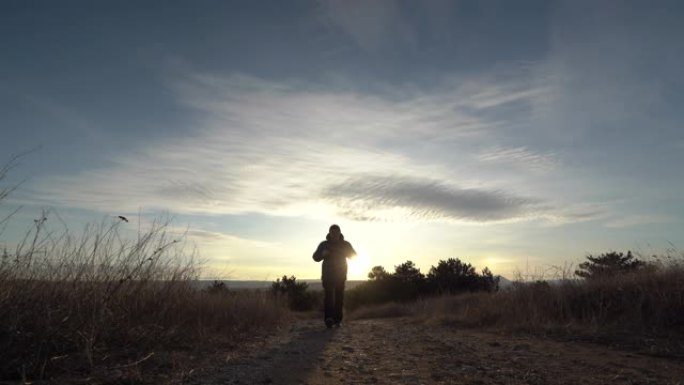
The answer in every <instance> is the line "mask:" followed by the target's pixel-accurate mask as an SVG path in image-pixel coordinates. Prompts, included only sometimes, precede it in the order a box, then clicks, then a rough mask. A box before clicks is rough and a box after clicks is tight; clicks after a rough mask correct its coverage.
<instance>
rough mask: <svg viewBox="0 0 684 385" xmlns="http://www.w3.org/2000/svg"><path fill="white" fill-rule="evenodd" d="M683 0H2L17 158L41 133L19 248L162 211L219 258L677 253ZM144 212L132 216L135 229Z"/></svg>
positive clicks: (541, 258)
mask: <svg viewBox="0 0 684 385" xmlns="http://www.w3.org/2000/svg"><path fill="white" fill-rule="evenodd" d="M682 16H684V9H683V7H682V6H681V5H679V3H678V2H675V1H671V2H666V1H640V2H636V1H620V2H618V1H606V2H589V1H587V2H582V1H516V2H511V1H483V2H478V1H425V2H409V1H376V2H361V1H318V2H314V1H294V2H284V1H282V2H280V1H279V2H271V3H261V2H259V3H258V2H252V1H245V2H219V1H206V2H180V1H164V2H161V1H159V2H152V1H150V2H132V1H131V2H104V1H102V2H92V1H83V2H76V1H65V2H50V1H7V2H3V3H2V5H0V32H1V33H0V52H2V53H3V54H2V59H0V115H1V116H2V117H3V118H2V121H1V126H0V127H1V129H2V134H3V135H2V138H3V139H2V141H0V153H2V154H6V155H5V158H7V159H9V157H10V154H15V153H19V152H21V151H24V150H29V149H34V148H38V149H37V150H36V151H34V152H31V153H30V154H29V155H27V156H25V157H23V158H22V159H21V164H20V165H19V167H17V168H15V169H13V170H12V172H11V173H10V175H9V177H8V179H7V180H6V181H5V183H9V184H11V183H13V182H16V181H19V180H25V182H24V183H23V184H22V185H21V187H20V188H19V189H18V190H17V191H16V192H15V193H14V194H13V195H12V197H11V198H10V199H8V200H7V201H5V202H3V204H2V205H1V206H0V210H3V211H5V212H7V211H10V210H13V209H14V208H15V207H17V206H19V205H21V206H22V207H23V208H22V210H21V212H20V213H19V214H18V215H16V216H15V217H14V218H13V219H12V221H11V222H10V225H9V227H8V228H7V229H6V230H5V232H4V233H3V235H2V242H3V243H5V244H7V245H11V244H12V242H14V240H15V239H16V237H17V236H18V234H21V233H22V232H23V231H24V230H25V229H26V228H27V226H28V225H29V224H30V223H31V221H30V219H31V218H33V217H34V216H36V215H38V214H39V212H40V210H41V209H43V208H50V209H52V210H54V211H55V212H57V213H59V215H60V217H62V218H64V219H65V221H66V222H67V223H69V224H70V227H75V228H79V226H82V224H83V223H85V222H89V221H91V222H92V221H95V222H98V221H100V220H102V218H107V216H112V215H119V214H121V215H127V216H130V217H132V218H136V219H135V221H137V220H138V219H137V216H138V213H142V214H143V216H142V218H141V219H140V220H141V221H142V222H143V223H146V222H147V221H149V218H150V217H153V216H155V215H157V214H158V213H164V212H168V213H171V214H172V215H173V216H174V217H175V221H174V223H175V225H176V226H178V228H185V227H186V226H189V228H190V232H189V234H188V237H189V239H190V240H191V241H192V242H194V243H196V244H197V246H198V248H199V250H200V253H201V254H202V256H203V258H204V259H205V260H206V272H207V273H206V274H207V276H210V275H211V276H224V277H229V278H236V279H237V278H239V279H272V278H274V277H276V276H279V275H282V274H295V275H297V276H298V277H302V278H314V277H317V276H318V274H319V273H318V271H319V266H318V265H316V264H314V263H313V262H312V261H311V259H310V255H311V253H312V252H313V249H314V248H315V246H316V245H317V243H318V242H319V241H320V240H322V239H323V237H324V236H325V233H326V230H327V227H328V225H329V224H331V223H339V224H340V225H341V226H342V230H343V232H344V233H345V235H346V237H347V238H348V239H349V240H350V241H352V243H353V244H354V245H355V247H357V248H358V249H360V250H361V251H362V257H361V258H359V259H358V261H357V262H355V264H354V265H353V267H352V272H353V273H352V277H353V278H362V277H363V276H365V274H366V273H367V271H368V270H369V269H370V267H371V266H373V265H377V264H380V265H384V266H385V267H387V268H391V267H392V266H394V265H396V264H399V263H401V262H403V261H405V260H407V259H412V260H414V261H415V262H416V263H417V264H418V266H419V267H421V268H422V270H423V271H427V270H428V269H429V267H430V265H432V264H435V263H436V261H437V260H438V259H444V258H449V257H458V258H461V259H464V260H467V261H469V262H471V263H473V264H475V265H476V266H477V267H479V268H482V267H484V266H486V265H487V266H489V267H490V268H491V269H492V270H494V272H495V273H501V274H503V275H506V276H509V277H510V276H512V275H513V274H514V272H515V271H516V270H523V271H524V270H526V269H527V270H529V269H530V266H531V268H532V269H544V268H546V267H548V266H558V265H562V264H563V263H565V262H577V261H579V260H580V259H581V258H582V257H583V256H584V255H585V254H587V253H600V252H604V251H609V250H626V249H633V250H640V251H641V252H644V253H646V254H650V253H659V252H662V251H663V250H665V249H666V248H668V247H670V245H669V244H670V242H671V243H673V244H674V245H676V246H678V247H681V245H682V244H683V243H684V238H683V235H682V224H683V223H682V217H683V214H684V204H683V203H682V199H681V196H682V192H684V182H683V181H684V178H683V177H684V172H683V171H682V166H681V164H684V130H683V129H682V127H681V121H682V113H683V112H682V108H681V106H682V105H683V102H684V91H683V90H684V88H683V87H682V86H683V85H684V84H683V83H684V75H683V73H682V71H681V69H680V67H681V63H682V62H683V61H684V40H682V39H681V36H684V26H683V25H682V24H681V23H680V22H679V21H680V20H681V18H682ZM131 226H133V225H131Z"/></svg>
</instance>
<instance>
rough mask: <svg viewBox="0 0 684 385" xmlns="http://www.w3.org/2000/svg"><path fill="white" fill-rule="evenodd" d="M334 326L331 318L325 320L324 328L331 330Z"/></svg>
mask: <svg viewBox="0 0 684 385" xmlns="http://www.w3.org/2000/svg"><path fill="white" fill-rule="evenodd" d="M334 324H335V320H334V319H332V318H326V319H325V327H327V328H328V329H330V328H332V327H333V325H334Z"/></svg>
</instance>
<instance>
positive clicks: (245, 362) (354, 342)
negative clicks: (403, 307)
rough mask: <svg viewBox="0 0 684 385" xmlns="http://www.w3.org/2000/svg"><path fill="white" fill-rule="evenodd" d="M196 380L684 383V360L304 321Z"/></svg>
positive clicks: (394, 324)
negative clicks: (263, 346) (335, 326)
mask: <svg viewBox="0 0 684 385" xmlns="http://www.w3.org/2000/svg"><path fill="white" fill-rule="evenodd" d="M191 383H192V384H210V385H218V384H286V385H289V384H484V385H488V384H573V385H575V384H663V385H665V384H671V385H674V384H682V385H684V363H682V362H678V361H675V360H673V359H666V358H658V357H652V356H646V355H640V354H635V353H631V352H625V351H618V350H613V349H611V348H608V347H605V346H600V345H594V344H587V343H564V342H558V341H552V340H547V339H538V338H529V337H515V336H513V337H511V336H505V337H503V336H499V335H495V334H490V333H485V332H479V331H473V330H463V329H460V330H459V329H456V328H447V327H443V326H433V325H429V326H426V325H425V324H417V323H414V322H413V321H411V320H408V319H403V318H401V319H396V318H395V319H376V320H360V321H350V322H348V323H346V324H345V325H343V327H341V328H339V329H332V330H327V329H325V328H324V327H323V325H322V323H321V322H313V321H302V322H300V323H298V324H297V325H296V326H295V327H294V328H293V329H292V330H291V331H290V332H289V333H287V334H286V335H282V336H280V337H279V338H277V339H275V340H274V341H272V342H271V343H270V348H267V349H263V350H261V351H260V352H259V353H252V354H248V355H245V356H240V357H232V358H229V359H228V362H227V364H226V366H225V367H224V368H222V369H221V370H220V371H219V372H218V373H216V374H215V375H214V376H212V377H211V378H206V379H201V380H200V379H195V380H193V381H191Z"/></svg>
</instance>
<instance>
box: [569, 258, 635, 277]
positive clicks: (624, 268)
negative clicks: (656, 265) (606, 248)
mask: <svg viewBox="0 0 684 385" xmlns="http://www.w3.org/2000/svg"><path fill="white" fill-rule="evenodd" d="M587 259H588V261H585V262H582V263H581V264H580V265H579V266H578V269H577V270H575V275H577V276H578V277H582V278H586V279H596V278H602V277H608V276H612V275H615V274H620V273H626V272H629V271H634V270H637V269H640V268H642V267H644V266H645V263H644V262H643V261H640V260H638V259H636V258H635V257H634V256H633V255H632V252H631V251H627V255H625V254H623V253H618V252H615V251H611V252H610V253H605V254H601V255H599V256H596V257H595V256H593V255H587Z"/></svg>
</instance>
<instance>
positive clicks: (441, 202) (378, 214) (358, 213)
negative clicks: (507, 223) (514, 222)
mask: <svg viewBox="0 0 684 385" xmlns="http://www.w3.org/2000/svg"><path fill="white" fill-rule="evenodd" d="M323 194H324V197H325V198H327V199H330V200H332V201H334V202H335V204H336V205H337V206H338V207H339V208H340V210H341V212H342V213H343V215H345V216H347V217H350V218H352V219H359V220H385V219H391V214H392V212H393V211H394V212H397V211H398V212H399V213H401V215H402V216H409V217H412V218H418V219H427V220H434V219H452V220H465V221H475V222H489V221H502V220H510V219H517V218H521V217H525V216H530V215H531V214H533V213H535V212H536V211H540V210H541V209H542V207H541V203H542V202H541V201H540V200H539V199H535V198H529V197H520V196H517V195H515V194H512V193H507V192H504V191H500V190H486V189H477V188H468V189H466V188H459V187H456V186H450V185H447V184H445V183H443V182H438V181H432V180H426V179H419V178H413V177H378V176H364V177H356V178H350V179H349V180H347V181H345V182H344V183H341V184H339V185H334V186H330V187H329V188H328V189H326V190H325V191H324V192H323Z"/></svg>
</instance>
